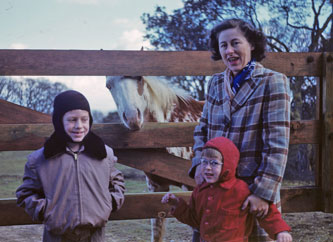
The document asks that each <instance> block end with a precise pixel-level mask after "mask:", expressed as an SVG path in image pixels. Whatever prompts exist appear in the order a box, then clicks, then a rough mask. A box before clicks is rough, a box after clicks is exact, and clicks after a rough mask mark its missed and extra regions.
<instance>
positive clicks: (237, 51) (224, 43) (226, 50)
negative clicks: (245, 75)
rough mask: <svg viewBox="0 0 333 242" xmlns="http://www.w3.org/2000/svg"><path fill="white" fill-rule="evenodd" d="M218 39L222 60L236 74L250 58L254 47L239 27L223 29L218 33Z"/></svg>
mask: <svg viewBox="0 0 333 242" xmlns="http://www.w3.org/2000/svg"><path fill="white" fill-rule="evenodd" d="M218 40H219V41H218V42H219V49H220V54H221V57H222V60H223V62H224V64H225V65H226V66H227V67H228V68H229V69H230V70H231V72H232V74H233V75H234V76H236V75H237V74H238V73H239V72H240V71H241V70H242V69H243V68H244V67H245V66H246V64H247V63H249V61H250V60H251V51H252V50H253V49H254V47H253V46H252V45H251V44H250V43H249V42H248V41H247V39H246V38H245V36H244V34H243V33H242V31H241V30H240V29H239V28H233V29H226V30H223V31H222V32H220V33H219V34H218Z"/></svg>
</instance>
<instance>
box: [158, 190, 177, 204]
mask: <svg viewBox="0 0 333 242" xmlns="http://www.w3.org/2000/svg"><path fill="white" fill-rule="evenodd" d="M161 202H162V203H167V204H170V205H172V206H176V205H177V204H178V202H179V198H178V197H176V196H175V195H174V194H172V193H167V194H165V195H164V196H163V197H162V200H161Z"/></svg>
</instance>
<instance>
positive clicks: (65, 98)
mask: <svg viewBox="0 0 333 242" xmlns="http://www.w3.org/2000/svg"><path fill="white" fill-rule="evenodd" d="M75 109H81V110H85V111H87V112H88V113H89V123H90V127H91V125H92V122H93V119H92V115H91V112H90V106H89V102H88V100H87V99H86V98H85V96H83V94H81V93H80V92H77V91H74V90H68V91H64V92H62V93H60V94H58V95H57V96H56V97H55V99H54V103H53V115H52V122H53V126H54V130H55V132H56V133H57V134H58V135H65V136H67V134H65V130H64V125H63V120H62V119H63V117H64V115H65V113H67V112H69V111H72V110H75ZM68 138H69V137H68Z"/></svg>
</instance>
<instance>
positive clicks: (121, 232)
mask: <svg viewBox="0 0 333 242" xmlns="http://www.w3.org/2000/svg"><path fill="white" fill-rule="evenodd" d="M30 152H31V151H20V152H12V151H5V152H0V198H8V197H15V190H16V188H17V187H18V186H19V185H20V184H21V182H22V175H23V172H24V164H25V162H26V156H27V155H28V154H29V153H30ZM117 168H118V169H120V170H121V171H122V172H123V174H124V176H125V181H126V189H127V190H126V192H127V193H134V192H147V186H146V181H145V177H144V174H143V172H142V171H139V170H136V169H133V168H130V167H126V166H123V165H121V164H117ZM284 185H307V184H304V183H303V182H298V181H285V183H284ZM171 190H173V191H176V190H179V188H176V187H172V188H171ZM283 217H284V219H285V220H286V221H287V223H288V224H289V225H290V226H291V228H292V235H293V239H294V240H293V241H295V242H299V241H301V242H333V214H326V213H322V212H311V213H285V214H283ZM167 220H168V223H167V231H166V235H165V237H164V238H165V240H164V241H174V242H176V241H191V236H192V230H191V229H190V228H189V227H188V226H187V225H184V224H181V223H179V222H178V221H177V220H176V219H174V218H169V219H167ZM42 232H43V227H42V225H25V226H3V227H1V226H0V242H2V241H3V242H5V241H11V242H21V241H24V242H30V241H31V242H34V241H41V238H42ZM106 238H107V241H112V242H113V241H115V242H117V241H119V242H123V241H133V242H143V241H150V220H149V219H144V220H123V221H109V222H108V224H107V230H106Z"/></svg>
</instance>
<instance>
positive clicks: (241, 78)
mask: <svg viewBox="0 0 333 242" xmlns="http://www.w3.org/2000/svg"><path fill="white" fill-rule="evenodd" d="M255 65H256V62H255V60H254V59H252V60H251V61H250V62H249V63H247V65H246V66H245V67H244V68H243V70H242V71H241V72H240V73H238V74H237V75H236V76H235V78H234V80H233V82H232V88H231V89H232V91H233V92H234V93H235V94H236V93H237V92H238V90H239V89H240V88H241V86H242V85H243V83H244V82H245V81H246V80H249V79H250V78H251V75H252V72H253V70H254V67H255Z"/></svg>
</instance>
